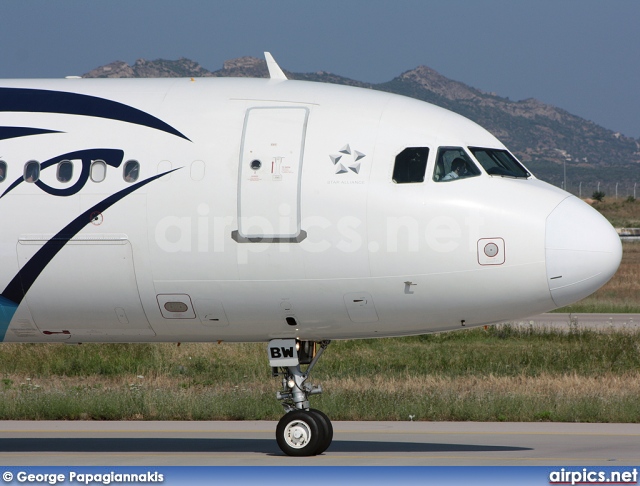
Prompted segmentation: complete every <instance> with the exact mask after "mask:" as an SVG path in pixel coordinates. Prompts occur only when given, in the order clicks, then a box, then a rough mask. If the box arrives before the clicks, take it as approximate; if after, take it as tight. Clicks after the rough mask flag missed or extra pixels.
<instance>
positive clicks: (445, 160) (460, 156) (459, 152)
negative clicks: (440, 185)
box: [433, 147, 480, 182]
mask: <svg viewBox="0 0 640 486" xmlns="http://www.w3.org/2000/svg"><path fill="white" fill-rule="evenodd" d="M478 175H480V169H478V167H477V166H476V164H474V163H473V162H472V161H471V158H469V156H468V155H467V153H466V152H465V151H464V149H463V148H462V147H440V148H439V149H438V159H437V160H436V167H435V169H434V171H433V180H434V181H436V182H446V181H454V180H457V179H464V178H467V177H475V176H478Z"/></svg>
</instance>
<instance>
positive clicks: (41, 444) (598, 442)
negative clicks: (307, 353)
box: [0, 421, 640, 466]
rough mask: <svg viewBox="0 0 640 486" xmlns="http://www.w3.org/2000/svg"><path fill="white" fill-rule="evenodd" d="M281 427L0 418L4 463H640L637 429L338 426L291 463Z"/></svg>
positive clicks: (598, 426) (402, 424)
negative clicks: (326, 443) (314, 452)
mask: <svg viewBox="0 0 640 486" xmlns="http://www.w3.org/2000/svg"><path fill="white" fill-rule="evenodd" d="M275 428H276V423H275V422H262V421H246V422H23V421H4V422H0V464H1V465H4V466H15V465H21V466H36V465H40V466H85V465H92V466H100V465H105V466H106V465H108V466H113V465H121V466H128V465H138V466H179V465H181V466H194V465H202V466H205V465H211V466H218V465H220V466H222V465H225V466H234V465H242V466H249V465H261V466H265V465H266V466H287V465H315V466H329V465H330V466H355V465H367V466H371V465H381V466H382V465H391V466H394V465H395V466H405V465H422V466H426V465H482V466H488V465H528V466H537V465H562V466H570V465H584V466H587V465H607V466H623V465H625V466H629V465H632V466H638V465H639V464H640V424H563V423H477V422H334V430H335V435H334V440H333V443H332V445H331V447H330V448H329V449H328V450H327V451H326V452H325V453H324V454H322V455H320V456H316V457H308V458H292V457H287V456H285V455H283V454H282V452H281V451H280V449H279V448H278V446H277V445H276V442H275V438H274V431H275Z"/></svg>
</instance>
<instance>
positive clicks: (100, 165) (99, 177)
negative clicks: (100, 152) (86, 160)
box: [91, 160, 107, 182]
mask: <svg viewBox="0 0 640 486" xmlns="http://www.w3.org/2000/svg"><path fill="white" fill-rule="evenodd" d="M106 177H107V164H106V163H105V162H104V160H94V161H93V163H92V164H91V180H92V181H93V182H102V181H103V180H105V178H106Z"/></svg>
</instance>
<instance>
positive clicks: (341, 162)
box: [329, 144, 366, 174]
mask: <svg viewBox="0 0 640 486" xmlns="http://www.w3.org/2000/svg"><path fill="white" fill-rule="evenodd" d="M365 157H366V155H365V154H363V153H362V152H358V151H357V150H352V149H351V147H350V146H349V144H347V145H345V146H344V147H342V148H341V149H340V151H339V152H338V153H337V154H335V155H329V158H331V162H333V165H334V167H335V169H336V174H346V173H347V172H349V171H351V172H355V173H356V174H359V173H360V165H361V162H360V161H361V160H362V159H364V158H365Z"/></svg>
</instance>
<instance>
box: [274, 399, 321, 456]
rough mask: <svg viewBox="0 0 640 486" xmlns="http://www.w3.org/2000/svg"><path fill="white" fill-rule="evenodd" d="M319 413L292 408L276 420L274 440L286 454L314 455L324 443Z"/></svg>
mask: <svg viewBox="0 0 640 486" xmlns="http://www.w3.org/2000/svg"><path fill="white" fill-rule="evenodd" d="M322 422H323V421H322V420H321V419H320V416H319V415H316V414H315V413H312V412H308V411H306V410H293V411H292V412H289V413H287V414H286V415H285V416H284V417H282V418H281V419H280V421H279V422H278V426H277V427H276V441H277V442H278V446H279V447H280V449H281V450H282V452H284V453H285V454H286V455H288V456H298V457H300V456H315V455H316V454H317V453H318V452H317V451H318V450H319V448H320V446H321V445H322V444H324V433H323V432H324V430H323V429H324V425H323V424H322Z"/></svg>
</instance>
